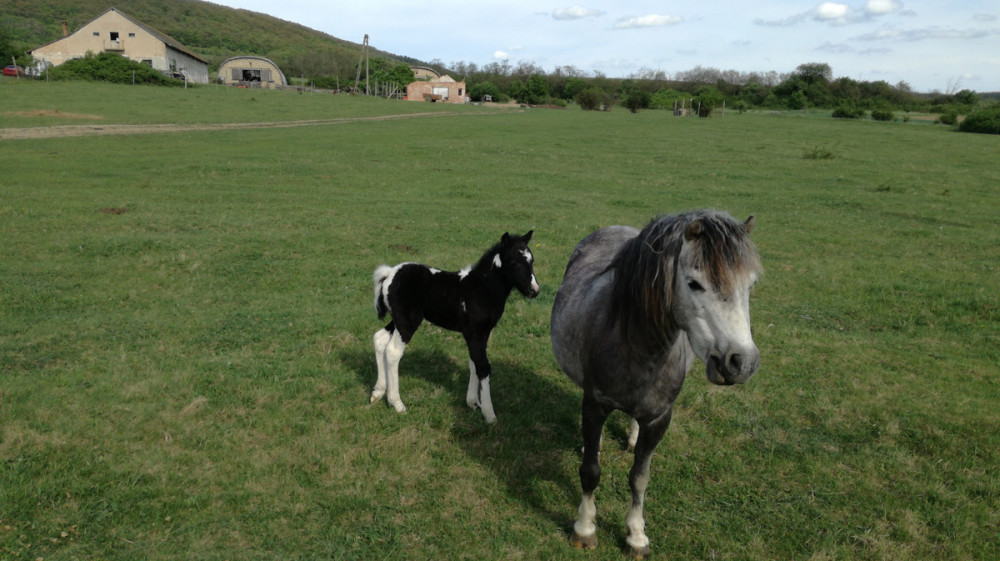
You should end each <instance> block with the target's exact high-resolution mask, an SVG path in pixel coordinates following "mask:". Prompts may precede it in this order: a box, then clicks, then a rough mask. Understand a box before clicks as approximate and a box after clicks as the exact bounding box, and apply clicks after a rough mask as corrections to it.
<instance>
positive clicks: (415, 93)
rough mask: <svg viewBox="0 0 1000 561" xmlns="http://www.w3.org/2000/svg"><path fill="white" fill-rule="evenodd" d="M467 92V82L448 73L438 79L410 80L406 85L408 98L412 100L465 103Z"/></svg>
mask: <svg viewBox="0 0 1000 561" xmlns="http://www.w3.org/2000/svg"><path fill="white" fill-rule="evenodd" d="M465 93H466V91H465V82H456V81H455V79H454V78H452V77H451V76H448V75H447V74H446V75H444V76H441V77H440V78H438V79H436V80H427V81H417V82H410V84H409V85H408V86H406V99H408V100H410V101H440V102H444V103H465V102H466V95H465Z"/></svg>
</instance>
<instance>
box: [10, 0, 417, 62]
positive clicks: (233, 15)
mask: <svg viewBox="0 0 1000 561" xmlns="http://www.w3.org/2000/svg"><path fill="white" fill-rule="evenodd" d="M111 7H114V8H117V9H118V10H120V11H122V12H124V13H125V14H127V15H128V16H130V17H132V18H135V19H137V20H139V21H141V22H143V23H144V24H146V25H149V26H150V27H153V28H155V29H157V30H159V31H161V32H163V33H165V34H167V35H169V36H171V37H173V38H174V39H177V40H178V41H180V42H181V43H183V44H184V46H186V47H187V48H189V49H191V50H192V51H194V52H195V53H197V54H199V55H201V56H203V57H204V58H205V59H207V60H208V61H209V62H210V63H211V64H212V65H213V66H218V65H219V64H220V63H221V62H222V61H224V60H225V59H227V58H229V57H231V56H237V55H256V56H263V57H267V58H269V59H271V60H273V61H274V62H276V63H277V64H278V65H279V66H280V67H281V68H282V70H283V71H284V72H285V74H286V75H287V76H289V77H316V76H339V77H342V78H345V79H346V78H349V79H353V78H354V75H355V72H356V68H357V64H358V60H359V58H360V56H361V45H360V43H355V42H352V41H346V40H344V39H339V38H337V37H333V36H332V35H327V34H326V33H323V32H320V31H316V30H314V29H310V28H308V27H305V26H303V25H299V24H297V23H292V22H289V21H285V20H281V19H278V18H275V17H272V16H268V15H265V14H261V13H257V12H251V11H249V10H238V9H235V8H228V7H225V6H220V5H217V4H212V3H210V2H202V1H200V0H170V1H169V2H163V1H162V0H116V1H115V2H114V3H113V4H109V3H108V0H0V33H6V34H7V36H8V37H9V39H10V42H11V43H12V44H13V45H14V46H15V47H16V48H17V49H18V51H19V52H23V51H28V50H31V49H34V48H35V47H38V46H40V45H44V44H45V43H48V42H51V41H54V40H56V39H58V38H60V37H61V36H62V33H63V31H62V25H63V22H65V23H66V26H67V28H68V29H69V32H70V33H72V32H73V31H75V30H77V29H79V28H80V27H82V26H83V25H84V24H86V23H87V22H89V21H90V20H92V19H94V18H95V17H97V16H98V15H100V14H101V13H103V12H104V11H105V10H107V9H108V8H111ZM362 37H364V30H362V29H359V30H358V39H359V40H360V39H361V38H362ZM370 56H371V57H380V58H384V59H386V60H387V61H389V62H392V63H400V62H402V63H406V64H425V63H423V62H421V61H419V60H416V59H413V58H409V57H405V56H401V55H395V54H391V53H386V52H383V51H379V50H377V49H376V48H375V47H374V46H372V49H371V52H370Z"/></svg>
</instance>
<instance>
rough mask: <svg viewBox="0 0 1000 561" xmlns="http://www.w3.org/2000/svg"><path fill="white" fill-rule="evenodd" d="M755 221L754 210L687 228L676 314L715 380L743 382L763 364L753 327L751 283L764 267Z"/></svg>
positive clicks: (677, 281)
mask: <svg viewBox="0 0 1000 561" xmlns="http://www.w3.org/2000/svg"><path fill="white" fill-rule="evenodd" d="M753 227H754V217H753V216H751V217H750V218H748V219H747V220H746V222H743V223H740V222H739V221H736V220H733V219H732V218H730V217H729V216H728V215H723V214H713V215H708V216H703V217H699V218H697V219H695V220H693V221H691V222H690V223H689V224H688V225H687V227H686V228H685V230H684V241H683V245H682V246H681V249H680V253H679V255H678V257H677V261H676V267H675V270H674V279H673V281H674V282H673V284H674V289H673V290H674V293H673V306H674V319H675V321H676V322H677V325H678V326H679V327H680V328H681V329H683V330H684V331H686V332H687V335H688V340H689V341H690V342H691V347H692V348H693V349H694V352H695V354H697V355H698V358H700V359H701V360H703V361H704V362H705V364H706V365H707V367H706V370H705V375H706V376H707V377H708V380H709V381H710V382H712V383H714V384H721V385H729V384H742V383H744V382H746V381H747V380H749V379H750V377H751V376H753V375H754V373H755V372H757V368H758V367H759V366H760V351H758V350H757V346H756V345H754V342H753V335H752V334H751V333H750V289H751V288H752V287H753V285H754V283H756V282H757V277H758V276H759V275H760V273H761V265H760V258H759V256H758V255H757V251H756V249H755V248H754V245H753V242H751V241H750V235H749V234H750V232H751V231H752V230H753Z"/></svg>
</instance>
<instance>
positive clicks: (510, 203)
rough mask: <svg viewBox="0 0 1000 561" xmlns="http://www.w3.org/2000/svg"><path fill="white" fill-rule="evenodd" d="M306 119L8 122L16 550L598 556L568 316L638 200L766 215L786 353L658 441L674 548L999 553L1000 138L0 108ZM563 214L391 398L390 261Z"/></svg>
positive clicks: (6, 266)
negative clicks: (594, 252)
mask: <svg viewBox="0 0 1000 561" xmlns="http://www.w3.org/2000/svg"><path fill="white" fill-rule="evenodd" d="M427 111H433V112H443V113H444V114H447V115H449V116H448V117H447V118H436V119H431V118H420V117H418V118H413V119H405V120H395V121H368V122H345V123H342V124H336V125H329V126H312V127H298V128H285V129H261V130H253V129H247V130H239V131H229V132H211V131H209V132H194V133H191V132H189V133H174V134H142V135H131V136H107V137H104V136H86V137H74V138H50V139H40V140H3V141H0V153H2V154H3V160H2V170H0V558H2V559H15V560H22V559H24V560H34V559H40V558H41V559H45V560H57V559H58V560H62V559H67V560H71V559H101V560H104V559H107V560H112V559H114V560H136V559H149V560H191V559H220V560H222V559H234V560H235V559H240V560H247V559H303V560H311V559H331V558H333V559H435V560H438V559H507V558H510V559H568V560H581V559H588V560H593V559H614V558H617V557H618V556H619V555H620V553H619V550H620V549H621V547H622V546H623V544H624V538H625V536H624V516H625V509H626V506H627V502H628V500H629V491H628V484H627V481H626V479H627V471H628V468H629V466H630V465H631V456H630V454H629V453H628V452H627V451H626V450H625V437H626V434H625V433H626V431H627V427H628V425H627V420H626V419H625V418H624V417H623V416H615V417H613V418H612V421H611V422H610V423H609V425H608V428H607V433H606V434H607V437H608V439H607V440H606V444H605V448H604V452H603V454H602V467H603V469H604V479H603V480H602V485H601V488H600V489H599V491H598V513H599V515H598V526H599V530H598V537H599V539H600V540H601V542H602V543H601V545H600V547H599V549H598V550H597V551H596V552H580V551H576V550H573V549H572V548H571V547H570V546H569V544H568V541H567V531H568V530H569V528H570V526H571V524H572V521H573V520H574V518H575V514H576V512H575V510H576V506H577V504H578V500H579V485H578V481H577V475H576V470H577V468H578V466H579V460H580V455H579V441H580V437H579V404H580V395H581V393H580V391H579V390H578V389H577V388H576V387H575V386H573V385H572V384H571V383H570V382H569V381H568V380H567V379H565V377H564V376H563V375H562V374H561V373H560V371H559V369H558V367H557V366H556V364H555V360H554V359H553V357H552V355H551V351H550V348H549V342H548V314H549V311H550V309H551V305H552V302H553V299H554V296H555V291H556V289H557V287H558V285H559V282H560V280H561V276H562V271H563V269H564V268H565V265H566V261H567V259H568V257H569V254H570V252H571V251H572V249H573V247H574V245H575V244H576V243H577V242H578V241H579V240H580V239H582V238H583V237H584V236H585V235H586V234H588V233H589V232H591V231H592V230H594V229H596V228H598V227H601V226H605V225H610V224H632V225H637V226H639V225H642V224H644V223H645V222H646V221H647V220H649V219H650V218H652V217H653V216H654V215H656V214H659V213H663V212H673V211H680V210H685V209H691V208H697V207H715V208H720V209H723V210H727V211H729V212H731V213H732V214H733V215H735V216H737V217H739V218H745V217H746V215H749V214H755V215H756V216H757V229H756V230H755V231H754V238H755V240H756V242H757V244H758V247H759V249H760V252H761V255H762V257H763V261H764V265H765V269H766V275H765V277H764V279H763V280H762V282H760V283H759V284H758V285H757V287H756V288H755V293H754V300H753V304H752V306H753V308H752V314H753V328H754V332H755V339H756V342H757V344H758V346H759V347H760V350H761V354H762V367H761V370H760V372H759V373H758V374H757V376H756V377H755V378H754V379H753V380H751V381H750V383H748V384H747V385H745V386H741V387H736V388H720V387H715V386H711V385H710V384H708V383H707V382H706V381H705V379H704V374H703V373H702V372H703V365H701V364H700V363H696V366H695V370H694V371H692V373H691V379H690V380H689V381H688V384H687V387H686V388H685V389H684V391H683V392H682V394H681V397H680V399H679V400H678V402H677V406H676V408H675V414H674V423H673V425H672V426H671V428H670V430H669V431H668V432H667V437H666V438H665V439H664V441H663V442H662V443H661V444H660V447H659V449H658V452H657V455H656V457H655V458H654V460H653V468H652V469H653V479H652V482H651V485H650V488H649V492H648V494H647V506H646V521H647V532H648V534H649V536H650V538H651V540H652V548H653V556H654V558H656V559H667V558H671V559H814V560H829V559H921V560H924V559H942V560H944V559H983V560H987V559H996V558H998V557H1000V545H998V544H1000V509H998V507H997V505H998V504H1000V496H998V495H1000V473H998V466H1000V415H998V414H997V410H998V409H997V407H998V405H997V404H998V403H1000V379H998V377H997V373H998V369H1000V314H998V303H1000V297H998V288H1000V249H998V248H1000V190H998V185H1000V166H997V165H996V162H997V156H998V154H1000V138H998V137H996V136H985V135H982V136H981V135H971V134H959V133H954V132H951V131H950V130H948V129H946V128H943V127H940V126H927V125H914V124H901V123H874V122H844V121H837V120H833V119H817V118H809V119H801V118H796V117H794V116H773V115H755V114H747V115H738V114H735V113H728V114H727V116H726V117H725V118H724V119H720V118H713V119H690V118H688V119H681V118H675V117H673V116H671V115H670V114H669V113H667V112H659V111H644V112H640V113H639V114H636V115H633V114H630V113H628V112H626V111H623V110H616V111H614V112H611V113H590V112H583V111H579V110H576V109H570V110H565V111H555V110H527V111H496V110H491V109H487V108H483V107H471V106H470V107H461V108H456V107H449V106H442V105H439V104H423V103H402V102H388V101H384V100H372V99H362V98H349V97H343V96H337V97H335V96H330V95H320V94H298V93H276V92H260V91H256V92H255V91H248V90H227V89H222V88H196V89H190V90H180V89H174V90H158V89H149V88H142V87H138V88H133V87H110V86H103V85H93V84H91V85H88V84H45V83H20V84H14V83H12V82H10V81H4V82H3V83H2V84H0V127H3V128H15V127H37V126H48V125H66V124H80V123H81V121H83V122H84V123H85V124H91V123H97V124H100V123H104V124H150V123H201V122H207V123H224V122H267V121H280V120H299V119H317V118H330V117H351V116H377V115H389V114H400V113H420V112H427ZM528 229H534V230H535V236H534V238H533V240H532V243H533V246H534V247H533V248H532V249H533V251H534V254H535V258H536V274H537V276H538V279H539V282H540V283H541V285H542V294H541V295H540V296H539V298H537V299H536V300H533V301H527V300H524V299H523V298H521V297H520V296H517V295H514V296H512V299H511V301H510V303H509V305H508V307H507V313H506V315H505V317H504V319H503V320H502V321H501V323H500V325H499V326H498V328H497V329H496V330H495V331H494V335H493V339H492V341H491V360H492V362H493V367H494V381H493V384H492V387H493V399H494V404H495V405H496V409H497V415H498V417H499V421H498V423H497V424H496V425H495V426H486V425H485V424H484V423H483V420H482V415H480V413H479V412H476V411H471V410H469V409H468V408H467V407H466V406H465V405H464V391H465V382H466V379H467V370H466V368H467V367H466V362H467V359H466V357H465V354H464V353H465V348H464V345H463V343H462V341H461V338H460V337H459V336H458V335H456V334H453V333H450V332H445V331H442V330H440V329H437V328H433V327H424V328H423V329H422V330H421V331H420V332H419V333H418V334H417V336H416V338H415V339H414V341H413V343H412V345H411V346H410V349H409V350H408V352H407V354H406V356H405V357H404V359H403V362H402V365H401V372H402V376H401V386H402V397H403V400H404V402H405V403H406V404H407V406H408V407H409V410H408V412H407V413H406V414H405V415H397V414H396V413H395V412H393V411H392V410H391V409H390V408H388V407H386V406H385V404H384V402H383V403H379V404H376V405H369V404H368V394H369V392H370V389H371V386H372V384H373V383H374V379H375V367H374V360H373V353H372V350H371V335H372V334H373V333H374V332H375V331H376V330H377V329H378V328H379V327H380V326H381V324H380V323H379V322H378V321H377V319H376V317H375V314H374V311H373V309H372V297H371V280H370V279H371V271H372V270H373V269H374V268H375V266H377V265H379V264H381V263H390V264H391V263H396V262H400V261H420V262H424V263H428V264H431V265H434V266H437V267H439V268H444V269H451V270H457V269H459V268H461V267H463V266H465V265H467V264H469V263H471V262H473V261H474V260H475V259H476V258H477V257H478V256H479V255H480V254H481V252H482V251H483V250H484V249H486V248H487V247H488V246H489V245H491V244H492V243H494V242H495V241H497V240H499V237H500V235H501V234H503V232H505V231H511V232H518V233H521V232H524V231H526V230H528Z"/></svg>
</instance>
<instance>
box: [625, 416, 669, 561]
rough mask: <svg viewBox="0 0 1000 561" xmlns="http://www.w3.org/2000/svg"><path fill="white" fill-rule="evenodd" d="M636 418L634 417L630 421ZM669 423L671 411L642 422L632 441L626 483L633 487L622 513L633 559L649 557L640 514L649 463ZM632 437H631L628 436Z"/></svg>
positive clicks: (647, 540)
mask: <svg viewBox="0 0 1000 561" xmlns="http://www.w3.org/2000/svg"><path fill="white" fill-rule="evenodd" d="M633 422H635V421H633ZM669 424H670V414H669V413H668V414H667V415H666V417H665V418H664V419H658V420H657V422H654V423H652V424H650V425H643V426H642V427H640V428H639V430H638V435H637V436H638V438H637V440H636V444H635V459H634V461H633V463H632V470H631V471H629V474H628V483H629V487H630V488H631V489H632V504H631V505H630V506H629V509H628V514H627V515H626V516H625V525H626V528H627V532H628V536H626V538H625V543H626V544H628V547H629V554H630V555H631V557H633V558H635V559H645V558H646V557H649V554H650V549H649V537H647V536H646V521H645V519H644V518H643V512H642V511H643V502H644V501H645V497H646V487H647V486H648V485H649V464H650V461H651V460H652V458H653V450H655V449H656V445H657V443H659V442H660V439H661V438H663V433H664V432H666V430H667V425H669ZM630 440H631V439H630Z"/></svg>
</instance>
